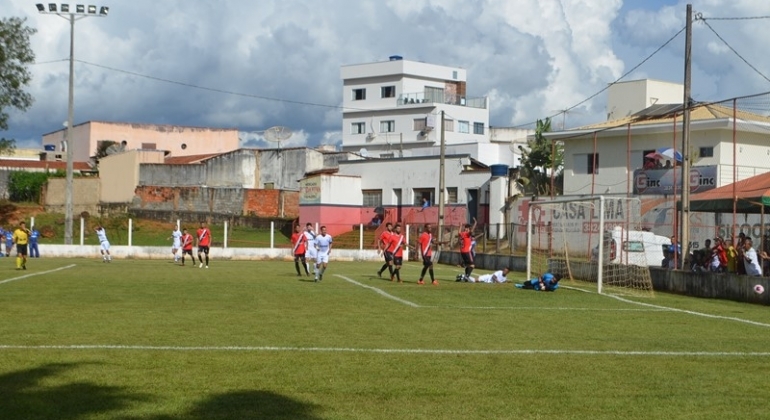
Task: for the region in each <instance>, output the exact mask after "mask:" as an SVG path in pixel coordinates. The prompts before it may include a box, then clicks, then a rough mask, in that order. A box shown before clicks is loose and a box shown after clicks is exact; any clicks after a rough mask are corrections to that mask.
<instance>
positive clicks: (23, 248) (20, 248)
mask: <svg viewBox="0 0 770 420" xmlns="http://www.w3.org/2000/svg"><path fill="white" fill-rule="evenodd" d="M16 253H17V254H19V255H24V256H27V244H24V245H21V244H16Z"/></svg>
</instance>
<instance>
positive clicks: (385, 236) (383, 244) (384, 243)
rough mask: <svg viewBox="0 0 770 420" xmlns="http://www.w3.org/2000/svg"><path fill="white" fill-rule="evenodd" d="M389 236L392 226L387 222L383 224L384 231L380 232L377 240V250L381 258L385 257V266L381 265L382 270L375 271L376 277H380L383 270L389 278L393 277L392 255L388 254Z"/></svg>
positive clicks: (391, 232) (391, 233)
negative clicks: (387, 272) (388, 274)
mask: <svg viewBox="0 0 770 420" xmlns="http://www.w3.org/2000/svg"><path fill="white" fill-rule="evenodd" d="M391 235H393V224H392V223H390V222H388V223H386V224H385V231H384V232H382V234H381V235H380V237H379V239H378V240H377V249H378V250H379V251H380V252H381V253H382V256H383V257H385V264H383V265H382V268H380V269H379V270H378V271H377V275H378V276H380V277H382V273H384V272H385V270H388V271H389V272H390V276H391V277H393V254H392V253H390V252H388V248H390V239H391Z"/></svg>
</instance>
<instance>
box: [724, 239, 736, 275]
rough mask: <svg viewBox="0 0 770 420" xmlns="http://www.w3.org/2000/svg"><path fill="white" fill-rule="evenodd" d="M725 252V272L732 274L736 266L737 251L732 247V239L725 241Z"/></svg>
mask: <svg viewBox="0 0 770 420" xmlns="http://www.w3.org/2000/svg"><path fill="white" fill-rule="evenodd" d="M725 252H726V254H727V272H728V273H733V274H734V273H735V272H736V270H737V266H738V250H736V249H735V247H734V246H733V240H732V239H725Z"/></svg>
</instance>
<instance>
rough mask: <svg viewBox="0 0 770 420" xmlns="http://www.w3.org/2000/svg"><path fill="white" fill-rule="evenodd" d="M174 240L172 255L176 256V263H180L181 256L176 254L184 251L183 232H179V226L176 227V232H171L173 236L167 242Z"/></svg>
mask: <svg viewBox="0 0 770 420" xmlns="http://www.w3.org/2000/svg"><path fill="white" fill-rule="evenodd" d="M168 239H172V240H173V241H174V242H173V243H172V244H171V254H173V255H174V262H178V261H179V256H178V255H176V252H177V251H179V250H180V249H182V232H181V231H180V230H179V226H177V225H174V231H173V232H171V236H169V237H168V238H167V239H166V240H168Z"/></svg>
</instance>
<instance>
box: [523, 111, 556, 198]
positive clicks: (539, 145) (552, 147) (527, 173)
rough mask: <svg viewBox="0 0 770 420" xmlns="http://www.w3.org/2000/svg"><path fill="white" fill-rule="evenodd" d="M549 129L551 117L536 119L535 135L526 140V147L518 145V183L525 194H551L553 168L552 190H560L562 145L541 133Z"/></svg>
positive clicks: (554, 192)
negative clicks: (519, 155)
mask: <svg viewBox="0 0 770 420" xmlns="http://www.w3.org/2000/svg"><path fill="white" fill-rule="evenodd" d="M549 131H551V119H550V118H546V119H545V120H537V126H536V127H535V135H534V136H533V137H532V138H531V139H528V140H527V147H526V148H524V147H521V146H519V150H521V176H520V177H519V183H520V184H521V185H522V186H523V187H524V192H525V193H526V194H527V195H531V194H534V195H550V194H551V170H553V176H554V177H556V179H555V180H554V181H555V182H554V191H553V194H554V195H556V194H559V193H560V192H561V185H562V184H563V178H562V169H563V166H564V146H563V145H562V144H561V142H555V143H553V142H552V141H550V140H548V139H546V138H545V136H543V133H547V132H549Z"/></svg>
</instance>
